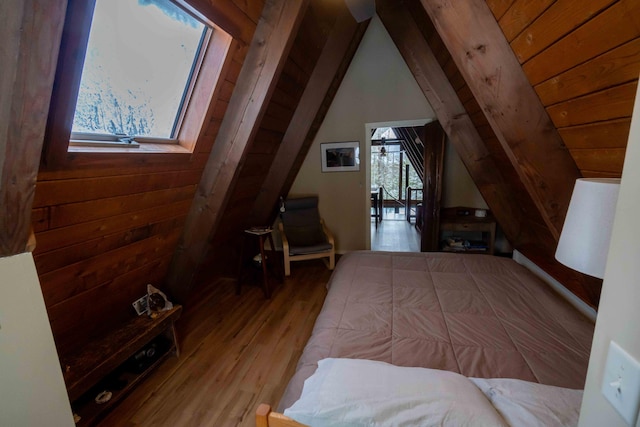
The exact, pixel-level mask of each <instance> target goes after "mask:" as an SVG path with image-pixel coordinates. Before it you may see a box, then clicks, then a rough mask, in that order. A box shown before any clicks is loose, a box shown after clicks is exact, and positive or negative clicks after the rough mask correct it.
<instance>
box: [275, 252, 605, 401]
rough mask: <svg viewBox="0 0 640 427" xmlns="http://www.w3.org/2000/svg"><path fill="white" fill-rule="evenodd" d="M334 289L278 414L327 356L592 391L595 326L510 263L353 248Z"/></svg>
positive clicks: (333, 278)
mask: <svg viewBox="0 0 640 427" xmlns="http://www.w3.org/2000/svg"><path fill="white" fill-rule="evenodd" d="M327 288H328V294H327V297H326V299H325V303H324V306H323V308H322V311H321V312H320V314H319V316H318V318H317V320H316V323H315V326H314V329H313V332H312V335H311V338H310V339H309V341H308V343H307V345H306V347H305V349H304V352H303V354H302V356H301V358H300V360H299V362H298V367H297V370H296V372H295V374H294V376H293V378H292V379H291V381H290V382H289V385H288V386H287V389H286V390H285V393H284V395H283V397H282V399H281V401H280V405H279V407H278V411H280V412H282V411H283V410H284V409H285V408H289V407H290V406H291V405H292V404H293V403H294V402H296V401H297V400H298V399H299V398H300V396H301V393H302V389H303V384H304V382H305V380H306V379H307V378H309V377H311V376H312V375H313V374H314V372H316V370H317V368H318V362H319V361H321V360H324V359H327V358H342V359H356V360H359V359H364V360H370V361H378V362H385V363H387V364H390V365H392V366H397V367H419V368H428V369H435V370H443V371H450V372H453V373H456V374H460V375H461V376H463V377H468V378H480V379H482V378H485V379H504V378H508V379H516V380H524V381H526V382H527V383H539V384H542V385H546V386H551V387H557V388H562V389H569V390H580V389H582V388H583V387H584V381H585V378H586V371H587V365H588V360H589V352H590V346H591V341H592V336H593V328H594V324H593V323H592V322H591V321H590V320H588V319H587V318H585V317H584V316H583V315H582V314H580V313H579V312H578V311H576V310H575V309H574V308H573V307H571V306H570V305H569V304H568V303H567V302H566V301H565V300H563V299H562V298H560V297H559V296H558V295H557V294H556V293H555V292H554V291H552V290H551V289H550V288H549V287H548V286H547V285H546V284H544V283H543V282H541V281H540V280H539V279H538V278H537V277H535V276H534V275H533V274H532V273H531V272H530V271H529V270H527V269H526V268H524V267H522V266H520V265H519V264H517V263H516V262H515V261H513V260H511V259H507V258H500V257H493V256H488V255H465V254H451V253H394V252H370V251H361V252H353V253H349V254H347V255H345V256H343V257H342V258H341V259H340V262H339V263H338V266H337V267H336V270H335V272H334V273H333V275H332V276H331V279H330V281H329V283H328V284H327ZM263 409H264V408H263Z"/></svg>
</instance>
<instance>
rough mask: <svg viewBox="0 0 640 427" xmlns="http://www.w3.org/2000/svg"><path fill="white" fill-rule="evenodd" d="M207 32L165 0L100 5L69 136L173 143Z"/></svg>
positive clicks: (100, 1)
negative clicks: (168, 140)
mask: <svg viewBox="0 0 640 427" xmlns="http://www.w3.org/2000/svg"><path fill="white" fill-rule="evenodd" d="M155 3H157V4H155ZM204 28H205V26H204V24H202V23H201V22H199V21H198V20H196V19H195V18H193V17H191V16H190V15H188V14H187V13H186V12H184V11H182V10H181V9H179V8H178V7H177V6H176V5H174V4H172V3H170V2H169V1H168V0H160V1H157V2H156V1H150V0H97V2H96V7H95V12H94V16H93V22H92V27H91V33H90V38H89V45H88V48H87V54H86V59H85V64H84V69H83V74H82V81H81V87H80V94H79V96H78V103H77V106H76V115H75V118H74V124H73V131H74V132H97V133H127V134H129V133H134V134H137V135H152V136H158V137H170V136H171V130H172V128H173V124H174V121H175V118H176V114H177V113H178V110H179V108H180V103H181V99H182V96H183V93H184V90H185V86H186V83H187V81H188V79H189V76H190V73H191V68H192V66H193V63H194V59H195V56H196V54H197V51H198V46H199V43H200V39H201V37H202V33H203V30H204ZM132 129H134V130H136V131H135V132H132ZM114 130H115V132H114Z"/></svg>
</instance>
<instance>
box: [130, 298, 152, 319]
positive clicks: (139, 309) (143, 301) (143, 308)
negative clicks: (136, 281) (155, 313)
mask: <svg viewBox="0 0 640 427" xmlns="http://www.w3.org/2000/svg"><path fill="white" fill-rule="evenodd" d="M131 305H133V308H134V309H135V310H136V313H138V316H140V315H142V314H145V313H146V312H147V311H148V310H149V300H148V295H145V296H143V297H141V298H139V299H137V300H135V301H134V302H133V304H131Z"/></svg>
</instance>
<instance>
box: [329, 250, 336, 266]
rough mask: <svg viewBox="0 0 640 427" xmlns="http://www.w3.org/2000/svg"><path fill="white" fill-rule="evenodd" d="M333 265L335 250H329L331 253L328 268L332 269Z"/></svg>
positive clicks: (334, 264) (334, 263)
mask: <svg viewBox="0 0 640 427" xmlns="http://www.w3.org/2000/svg"><path fill="white" fill-rule="evenodd" d="M335 266H336V254H335V252H331V255H329V270H333V268H334V267H335Z"/></svg>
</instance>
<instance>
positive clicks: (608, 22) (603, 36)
mask: <svg viewBox="0 0 640 427" xmlns="http://www.w3.org/2000/svg"><path fill="white" fill-rule="evenodd" d="M579 3H580V5H585V4H589V3H591V2H583V1H579ZM621 22H624V23H625V24H624V25H620V23H621ZM638 36H640V2H638V1H637V0H618V1H617V2H616V3H615V4H613V5H612V6H611V7H609V8H608V9H606V10H604V11H603V12H602V13H600V14H598V15H596V16H595V17H594V18H593V19H590V20H589V21H587V22H585V23H584V24H583V25H581V26H579V27H578V28H576V29H575V30H574V31H572V32H570V33H569V34H567V35H566V36H564V37H563V38H561V39H560V40H558V41H557V42H556V43H554V44H552V45H550V46H549V47H548V48H546V49H545V50H543V51H542V52H540V53H538V54H537V55H536V56H534V57H532V58H531V59H530V60H528V61H526V63H524V65H523V69H524V72H525V73H526V74H527V77H528V78H529V80H530V81H531V84H532V85H537V84H538V83H541V82H543V81H545V80H547V79H549V78H551V77H553V76H556V75H558V74H560V73H562V72H563V71H566V70H568V69H570V68H572V67H575V66H576V65H578V64H581V63H583V62H586V61H588V60H589V59H591V58H593V57H595V56H597V55H600V54H602V53H603V52H606V51H608V50H610V49H613V48H615V47H617V46H620V45H621V44H623V43H626V42H628V41H629V40H633V39H635V38H637V37H638Z"/></svg>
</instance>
